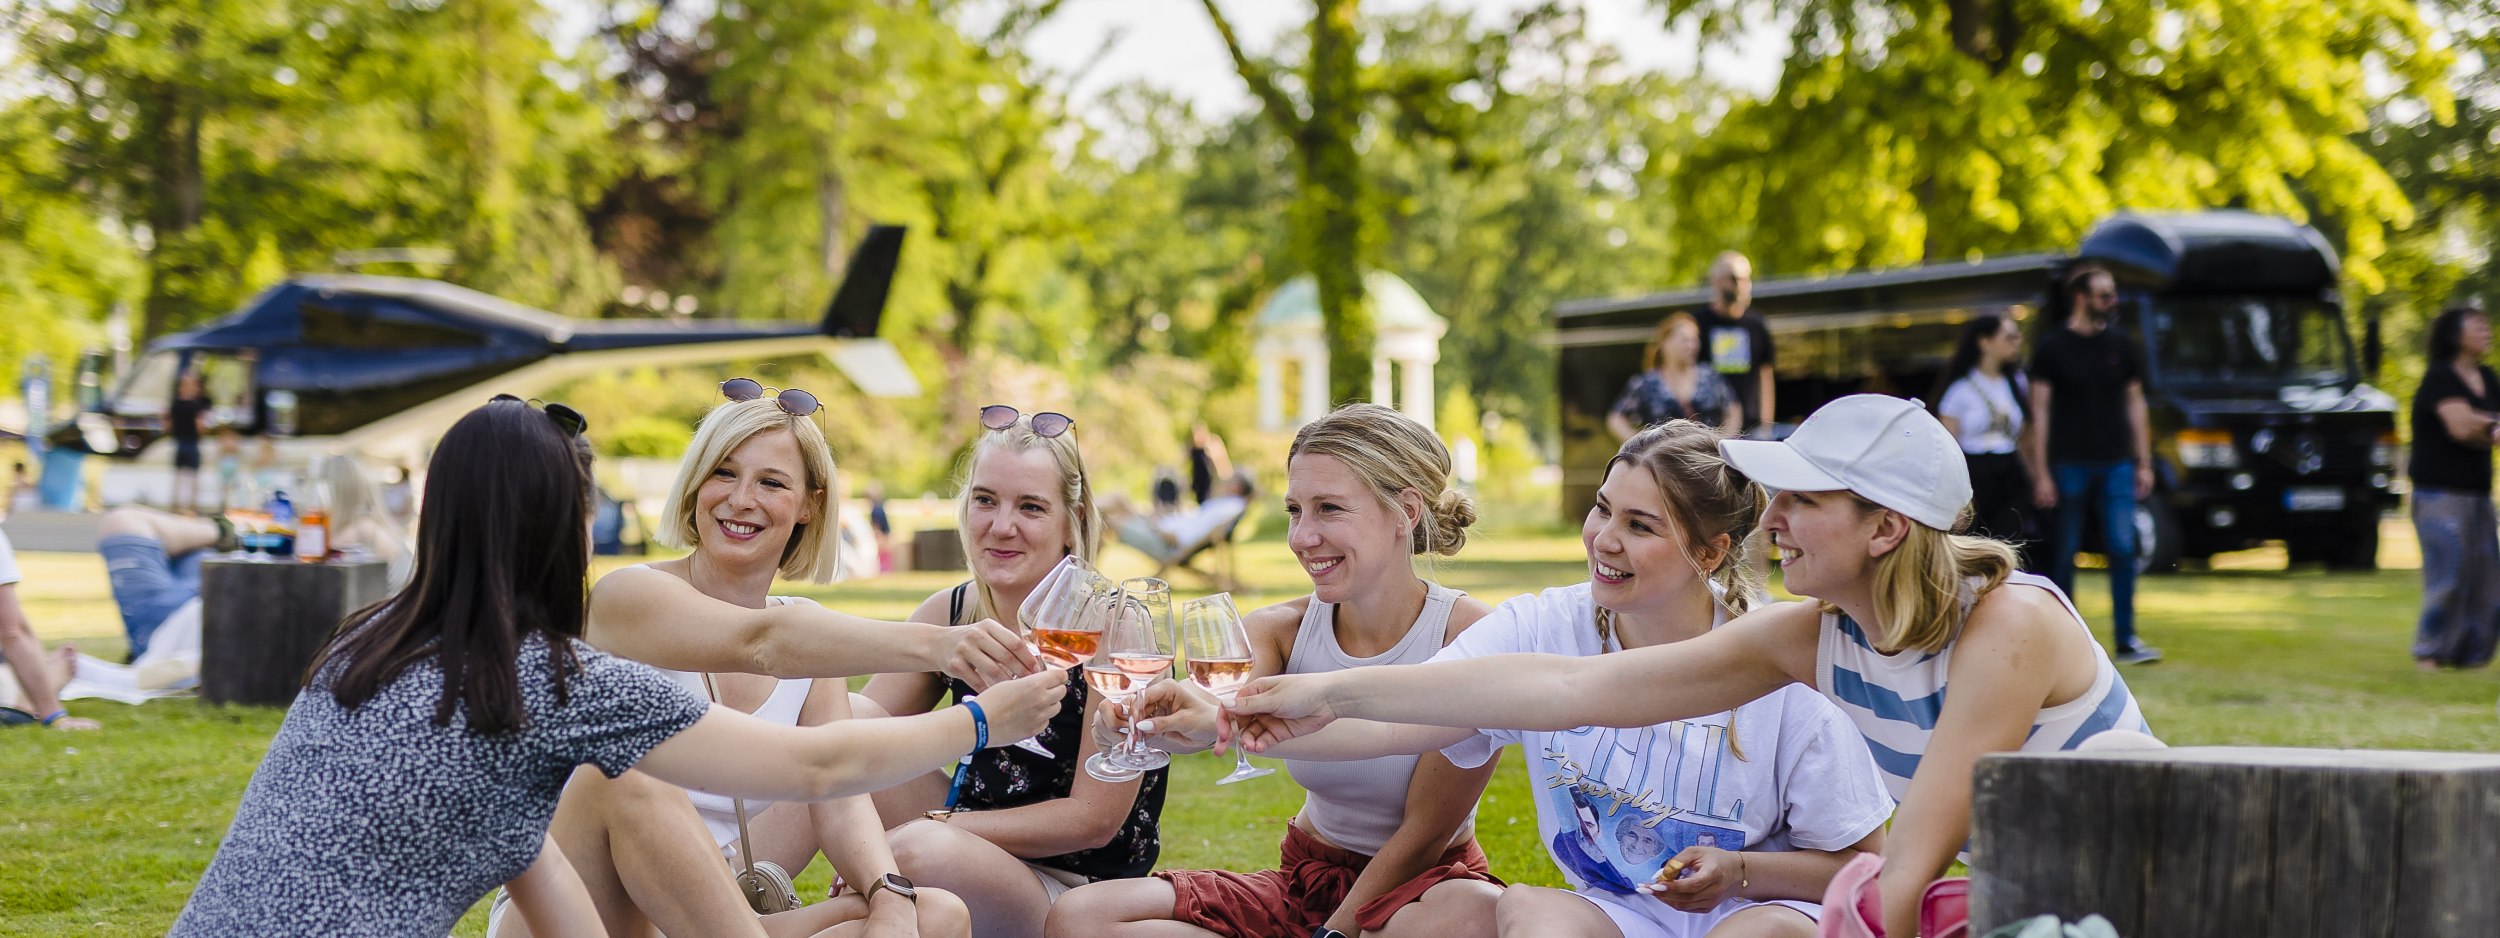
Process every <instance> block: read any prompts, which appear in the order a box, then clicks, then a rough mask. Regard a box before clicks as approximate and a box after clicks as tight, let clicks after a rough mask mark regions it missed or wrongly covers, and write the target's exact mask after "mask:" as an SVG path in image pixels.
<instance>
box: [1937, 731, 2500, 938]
mask: <svg viewBox="0 0 2500 938" xmlns="http://www.w3.org/2000/svg"><path fill="white" fill-rule="evenodd" d="M1974 775H1975V784H1974V786H1973V789H1972V793H1971V849H1972V852H1973V856H1972V859H1971V871H1972V872H1971V924H1972V926H1973V927H1972V929H1971V930H1972V932H1973V933H1983V932H1988V931H1991V930H1993V929H1995V928H1997V927H1999V926H2002V925H2004V924H2006V923H2009V922H2012V921H2015V920H2017V919H2020V918H2023V917H2027V916H2032V915H2041V914H2052V915H2057V916H2059V917H2061V918H2064V919H2067V920H2069V921H2073V920H2076V919H2080V918H2082V917H2083V916H2084V915H2086V914H2098V915H2101V916H2103V917H2105V918H2107V919H2109V921H2110V924H2112V925H2115V926H2117V929H2118V933H2119V934H2121V935H2127V936H2154V935H2158V936H2165V938H2204V936H2217V938H2222V936H2230V938H2236V936H2240V935H2267V936H2272V938H2312V936H2315V938H2327V936H2335V938H2353V936H2372V938H2380V936H2384V938H2394V936H2398V935H2403V936H2448V935H2456V936H2464V935H2488V934H2491V930H2492V923H2493V922H2494V921H2500V890H2494V889H2492V888H2491V873H2492V870H2493V868H2494V865H2495V863H2500V810H2494V808H2493V806H2494V805H2495V804H2500V757H2495V756H2490V755H2483V754H2478V753H2464V752H2438V753H2431V752H2373V751H2365V750H2329V749H2245V748H2236V747H2232V748H2225V747H2207V748H2182V749H2151V750H2132V751H2103V752H2091V753H2072V752H2066V753H2056V754H2035V753H2012V754H2001V755H1992V756H1988V757H1986V758H1984V759H1981V760H1980V762H1979V765H1978V767H1977V769H1976V770H1975V772H1974Z"/></svg>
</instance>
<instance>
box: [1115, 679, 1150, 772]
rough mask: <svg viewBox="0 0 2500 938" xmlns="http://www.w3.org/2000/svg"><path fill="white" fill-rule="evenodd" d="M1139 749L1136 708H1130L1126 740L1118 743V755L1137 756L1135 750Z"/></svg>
mask: <svg viewBox="0 0 2500 938" xmlns="http://www.w3.org/2000/svg"><path fill="white" fill-rule="evenodd" d="M1138 689H1139V690H1144V689H1145V688H1142V687H1141V688H1138ZM1139 748H1140V747H1139V746H1138V745H1137V708H1135V707H1130V708H1129V711H1128V738H1127V739H1125V740H1122V741H1121V742H1120V753H1121V754H1122V755H1127V756H1132V757H1133V756H1135V755H1137V750H1138V749H1139Z"/></svg>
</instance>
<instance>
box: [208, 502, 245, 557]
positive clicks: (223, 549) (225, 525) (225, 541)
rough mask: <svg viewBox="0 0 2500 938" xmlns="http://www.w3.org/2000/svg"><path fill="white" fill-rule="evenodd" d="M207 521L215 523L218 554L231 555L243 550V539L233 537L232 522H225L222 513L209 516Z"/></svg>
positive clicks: (224, 516)
mask: <svg viewBox="0 0 2500 938" xmlns="http://www.w3.org/2000/svg"><path fill="white" fill-rule="evenodd" d="M208 520H210V521H214V522H217V544H216V547H217V550H218V552H220V553H227V554H231V553H234V552H236V551H239V550H242V549H243V539H242V538H241V537H238V536H236V535H235V533H234V522H232V521H228V520H226V515H225V513H224V512H219V513H217V514H213V515H210V516H208Z"/></svg>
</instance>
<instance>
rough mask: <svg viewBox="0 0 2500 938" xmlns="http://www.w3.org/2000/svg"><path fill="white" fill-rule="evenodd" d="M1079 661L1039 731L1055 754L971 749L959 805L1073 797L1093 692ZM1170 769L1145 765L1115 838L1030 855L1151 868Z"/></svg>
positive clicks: (1071, 868)
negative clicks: (1055, 711) (1080, 847)
mask: <svg viewBox="0 0 2500 938" xmlns="http://www.w3.org/2000/svg"><path fill="white" fill-rule="evenodd" d="M970 586H971V584H969V583H967V584H964V585H962V586H957V587H955V595H954V598H953V600H952V601H951V602H950V603H949V604H948V606H949V608H948V612H947V621H949V622H954V623H957V624H961V623H962V621H963V608H964V594H965V593H966V592H967V591H968V587H970ZM1081 672H1082V669H1079V668H1071V669H1069V671H1068V695H1067V696H1066V697H1065V698H1063V699H1062V700H1061V703H1060V707H1059V715H1058V716H1054V717H1051V718H1050V725H1049V726H1048V727H1046V728H1044V729H1043V730H1042V732H1041V733H1040V734H1039V735H1037V736H1035V737H1034V738H1035V739H1038V740H1040V741H1041V743H1042V746H1043V748H1046V749H1049V750H1050V751H1051V752H1052V753H1053V754H1055V756H1056V757H1055V758H1044V757H1042V756H1040V755H1037V754H1034V753H1032V752H1028V751H1025V750H1024V749H1023V748H1021V747H1017V746H994V747H992V748H989V749H984V750H981V752H980V754H979V755H977V756H974V757H973V760H972V771H971V772H970V773H969V774H967V775H966V776H965V777H964V788H963V797H962V800H961V802H960V803H958V804H957V805H956V807H958V808H961V809H963V810H966V811H992V810H997V809H999V808H1019V807H1023V806H1025V805H1028V804H1036V803H1039V802H1044V801H1050V800H1052V799H1056V798H1065V797H1068V793H1069V792H1070V791H1071V790H1072V789H1073V788H1074V787H1075V785H1076V773H1078V772H1081V771H1084V770H1083V769H1082V768H1081V767H1079V766H1078V765H1077V762H1078V758H1077V756H1078V754H1079V753H1081V752H1083V751H1084V746H1085V702H1086V700H1088V699H1089V698H1090V697H1091V696H1092V695H1091V693H1090V692H1089V691H1087V690H1086V688H1085V678H1084V676H1083V674H1082V673H1081ZM945 681H946V689H947V691H948V692H950V693H952V694H953V695H954V699H956V700H962V699H964V698H966V697H970V696H972V695H973V693H974V692H973V690H972V686H971V685H969V684H966V683H964V682H962V681H958V680H956V679H954V678H951V677H950V678H946V679H945ZM1169 771H1170V770H1168V769H1156V770H1154V771H1151V772H1148V773H1146V777H1145V780H1144V781H1142V782H1140V783H1138V786H1137V803H1135V804H1133V805H1130V806H1129V816H1128V821H1127V822H1126V823H1123V824H1121V825H1120V832H1119V833H1118V834H1115V835H1113V836H1112V838H1111V842H1110V843H1107V844H1104V845H1102V846H1100V847H1095V848H1094V849H1091V850H1079V851H1076V852H1075V853H1063V854H1060V855H1058V856H1055V857H1033V858H1031V860H1032V862H1034V863H1036V864H1040V865H1042V866H1047V867H1050V868H1052V869H1057V870H1065V871H1067V872H1070V873H1075V874H1077V875H1079V876H1083V877H1085V878H1086V879H1087V880H1088V881H1101V880H1106V879H1130V878H1135V877H1139V876H1144V875H1146V874H1147V873H1149V872H1152V871H1153V870H1154V865H1155V857H1156V856H1158V855H1160V854H1161V852H1162V849H1163V840H1162V838H1163V834H1162V830H1161V828H1160V825H1159V819H1160V818H1161V817H1162V815H1163V788H1164V779H1165V776H1166V775H1167V774H1168V773H1169Z"/></svg>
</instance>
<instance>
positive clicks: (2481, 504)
mask: <svg viewBox="0 0 2500 938" xmlns="http://www.w3.org/2000/svg"><path fill="white" fill-rule="evenodd" d="M2413 533H2414V536H2416V537H2418V538H2420V539H2421V541H2422V621H2421V624H2420V625H2419V626H2418V627H2417V628H2416V629H2415V631H2414V635H2413V656H2414V657H2416V658H2429V659H2431V660H2433V661H2437V662H2439V663H2440V664H2444V665H2448V666H2451V667H2461V668H2473V667H2480V666H2482V665H2484V664H2486V663H2489V662H2490V661H2491V652H2492V645H2493V640H2494V637H2495V636H2500V520H2496V519H2495V515H2494V513H2493V510H2492V504H2491V493H2489V492H2472V491H2466V490H2464V489H2442V488H2431V487H2428V486H2422V487H2417V488H2415V489H2414V490H2413Z"/></svg>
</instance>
